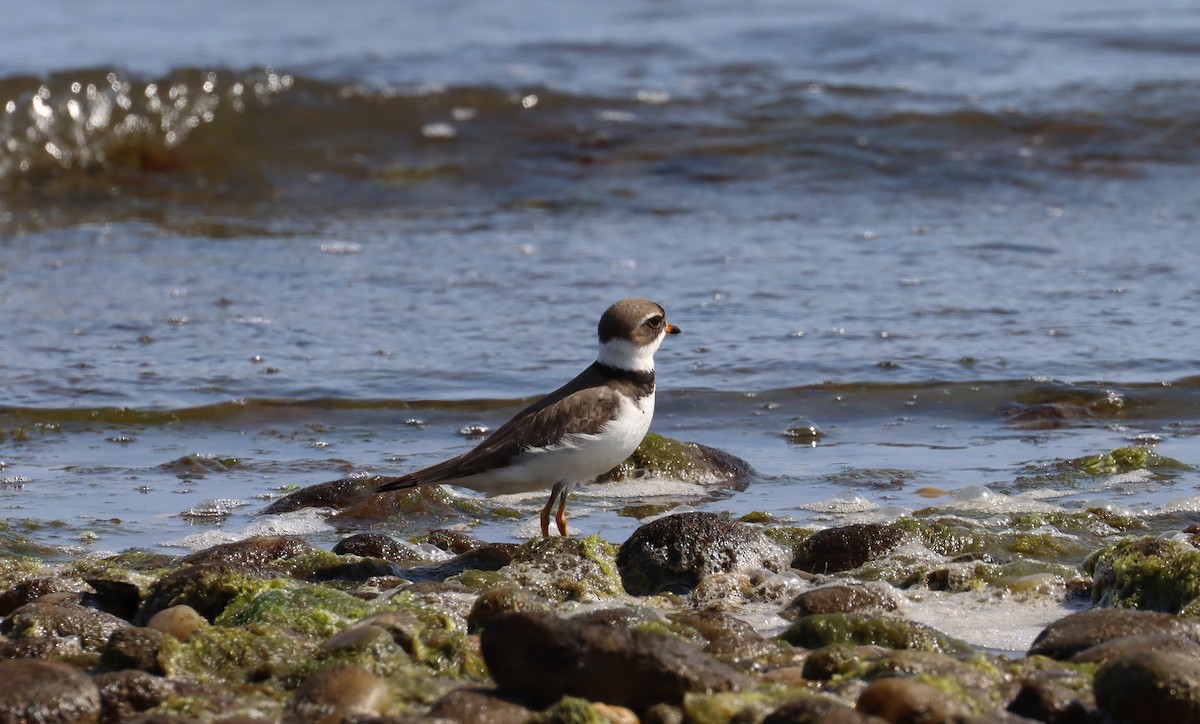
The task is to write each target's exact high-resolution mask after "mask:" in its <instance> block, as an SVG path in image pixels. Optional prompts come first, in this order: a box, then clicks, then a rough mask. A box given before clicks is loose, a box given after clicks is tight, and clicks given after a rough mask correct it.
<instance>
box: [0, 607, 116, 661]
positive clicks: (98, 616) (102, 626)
mask: <svg viewBox="0 0 1200 724" xmlns="http://www.w3.org/2000/svg"><path fill="white" fill-rule="evenodd" d="M127 626H129V623H128V622H127V621H125V620H123V619H120V618H117V617H116V616H113V615H112V614H108V613H104V612H103V611H97V610H96V609H93V608H85V607H83V606H79V605H73V604H67V603H63V604H58V603H50V602H46V601H34V602H33V603H28V604H25V605H24V606H22V607H20V608H18V609H17V610H16V611H13V612H12V613H11V614H9V616H8V618H6V619H4V623H3V624H0V633H4V634H6V635H8V636H9V637H11V638H39V637H49V638H70V639H74V640H77V641H78V642H79V644H80V646H81V647H82V648H83V649H84V650H85V651H94V652H99V651H100V649H101V648H102V647H103V646H104V644H105V642H107V641H108V637H109V636H111V635H112V633H113V632H114V631H116V630H117V629H119V628H123V627H127Z"/></svg>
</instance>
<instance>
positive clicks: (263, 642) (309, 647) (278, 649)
mask: <svg viewBox="0 0 1200 724" xmlns="http://www.w3.org/2000/svg"><path fill="white" fill-rule="evenodd" d="M165 640H167V641H171V640H172V639H170V638H168V639H165ZM317 648H318V643H317V642H316V641H315V640H313V639H309V638H306V637H302V636H298V635H297V634H296V633H295V632H293V631H290V630H288V629H285V628H282V627H279V626H271V625H254V626H247V627H245V628H229V627H227V626H210V627H208V628H204V629H200V630H198V631H196V632H195V633H193V634H192V636H191V637H189V638H188V640H187V641H182V642H178V643H177V644H174V645H172V646H170V647H169V648H168V649H164V652H163V656H162V667H163V671H164V672H165V673H166V675H167V676H168V677H170V678H172V679H179V678H189V679H193V680H195V681H199V682H211V683H225V684H240V683H261V682H274V683H275V684H276V685H279V684H280V683H286V682H288V681H290V680H292V679H293V678H294V676H295V675H296V674H297V673H299V672H301V671H303V669H304V667H305V666H306V663H307V662H308V661H309V660H310V659H311V657H312V656H313V654H314V653H315V652H316V650H317Z"/></svg>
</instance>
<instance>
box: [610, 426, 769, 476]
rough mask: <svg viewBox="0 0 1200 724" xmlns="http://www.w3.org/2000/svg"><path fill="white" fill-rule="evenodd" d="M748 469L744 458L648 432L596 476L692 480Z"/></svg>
mask: <svg viewBox="0 0 1200 724" xmlns="http://www.w3.org/2000/svg"><path fill="white" fill-rule="evenodd" d="M749 471H750V466H749V464H747V463H746V462H745V461H744V460H740V459H738V458H735V457H734V456H732V455H729V454H728V453H724V452H721V451H719V450H714V449H712V448H705V447H703V446H700V445H697V444H695V443H688V442H680V441H678V440H674V439H672V438H669V437H665V436H663V435H659V434H658V433H654V432H652V433H648V434H647V435H646V436H645V437H644V438H642V442H641V444H640V445H638V447H637V449H636V450H634V451H633V454H632V455H630V456H629V457H628V458H627V459H626V460H625V461H624V462H622V463H621V464H620V465H618V466H617V467H615V468H613V469H612V470H610V471H609V472H607V473H605V474H604V475H602V476H600V481H601V482H605V481H613V480H627V479H630V478H635V477H638V476H640V475H651V476H654V477H659V478H671V479H673V480H683V481H687V482H693V483H711V482H714V481H717V480H730V479H732V478H735V477H737V476H739V475H743V474H745V473H748V472H749Z"/></svg>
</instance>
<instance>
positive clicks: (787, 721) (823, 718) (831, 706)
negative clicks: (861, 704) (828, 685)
mask: <svg viewBox="0 0 1200 724" xmlns="http://www.w3.org/2000/svg"><path fill="white" fill-rule="evenodd" d="M884 721H885V720H883V719H880V718H878V717H875V716H871V715H870V714H864V713H863V712H860V711H858V710H856V709H854V708H853V707H851V706H847V705H846V704H843V703H842V702H840V701H838V700H837V699H834V698H833V697H828V696H805V697H803V698H801V699H798V700H796V701H793V702H790V703H788V704H785V705H783V706H782V707H780V708H778V709H776V710H775V711H774V712H772V713H771V714H768V715H767V717H766V718H765V719H763V721H762V724H884Z"/></svg>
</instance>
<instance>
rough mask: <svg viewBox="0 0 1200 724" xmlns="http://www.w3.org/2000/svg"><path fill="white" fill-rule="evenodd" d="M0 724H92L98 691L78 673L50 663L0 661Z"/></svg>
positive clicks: (97, 708)
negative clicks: (40, 723)
mask: <svg viewBox="0 0 1200 724" xmlns="http://www.w3.org/2000/svg"><path fill="white" fill-rule="evenodd" d="M0 681H2V682H4V686H0V724H25V723H26V722H42V723H43V724H92V722H96V721H99V719H100V691H99V690H98V689H97V688H96V685H95V684H94V683H93V682H92V680H91V679H89V678H88V677H87V676H85V675H84V674H83V673H81V672H80V671H79V670H78V669H76V668H74V667H72V666H67V665H66V664H60V663H57V662H54V661H38V660H35V659H19V660H14V661H0Z"/></svg>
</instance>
